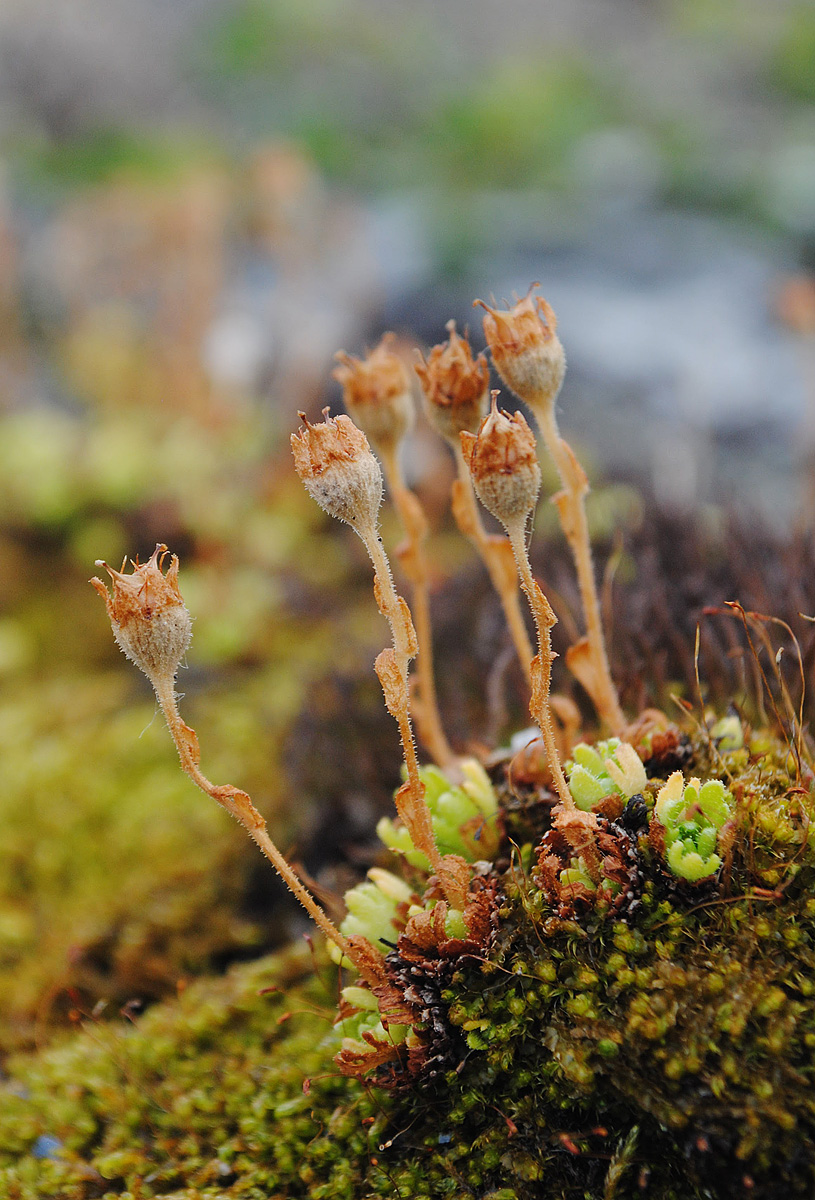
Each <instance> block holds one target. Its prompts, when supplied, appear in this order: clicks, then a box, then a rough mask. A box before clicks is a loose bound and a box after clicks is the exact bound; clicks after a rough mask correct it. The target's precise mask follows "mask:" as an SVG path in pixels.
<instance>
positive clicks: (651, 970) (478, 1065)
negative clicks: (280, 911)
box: [0, 735, 815, 1200]
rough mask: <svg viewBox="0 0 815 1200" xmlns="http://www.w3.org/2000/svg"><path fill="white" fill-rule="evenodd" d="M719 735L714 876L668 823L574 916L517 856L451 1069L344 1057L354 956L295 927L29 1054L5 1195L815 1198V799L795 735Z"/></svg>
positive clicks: (460, 997) (703, 749)
mask: <svg viewBox="0 0 815 1200" xmlns="http://www.w3.org/2000/svg"><path fill="white" fill-rule="evenodd" d="M688 754H689V755H690V756H691V757H690V759H689V765H691V766H693V767H694V768H696V769H699V770H701V771H704V769H705V768H706V767H707V768H708V770H709V769H710V765H711V763H710V758H711V755H712V756H713V757H714V758H716V753H715V750H714V747H713V746H712V744H711V743H710V742H708V741H707V740H706V739H705V738H704V737H701V736H700V737H699V739H698V740H697V742H696V743H695V744H694V745H689V746H688ZM717 762H718V764H719V768H720V771H721V773H723V774H725V775H726V776H727V777H728V778H729V780H730V786H731V788H732V791H733V795H734V797H735V798H736V804H737V828H738V836H737V838H736V840H735V841H734V844H733V848H732V853H731V854H729V855H728V857H727V859H726V861H725V863H724V866H723V867H722V869H721V871H720V873H719V875H718V876H717V877H716V878H715V879H713V878H711V879H707V880H704V881H702V882H701V883H700V884H698V885H693V884H688V883H680V885H679V886H677V882H676V881H675V880H674V881H672V880H671V878H670V877H669V873H667V872H666V871H665V869H664V863H663V862H662V861H661V860H660V858H659V853H658V850H657V849H655V848H654V846H653V844H651V843H649V841H648V838H647V837H646V836H645V834H644V832H643V833H641V834H640V837H639V853H640V855H641V858H642V862H643V872H642V873H643V876H644V884H643V890H642V894H641V897H640V903H639V906H638V907H637V908H636V910H635V911H631V912H630V913H629V915H628V916H627V917H626V918H624V919H623V918H621V917H620V916H619V915H615V913H614V912H613V911H610V910H609V909H608V908H605V909H604V908H603V907H602V906H600V905H595V906H594V907H592V906H590V905H589V906H584V907H583V908H582V910H580V911H578V912H576V914H575V916H574V917H569V918H566V917H563V916H562V915H560V916H559V915H556V913H555V910H554V908H553V906H552V904H550V903H549V901H547V899H546V898H545V895H544V893H543V892H542V891H540V890H538V888H537V886H536V885H535V883H534V870H532V872H531V873H530V871H529V870H528V869H527V868H528V865H529V864H530V861H531V860H530V859H529V858H528V855H527V854H526V853H525V852H523V851H522V852H521V857H520V858H519V857H518V854H517V852H516V853H515V854H514V855H513V856H512V859H511V861H510V860H509V859H507V860H505V866H504V868H502V869H501V870H500V875H501V879H500V882H501V887H502V893H503V898H502V899H500V901H499V905H500V907H499V910H498V914H497V915H498V918H499V921H498V934H497V938H496V940H495V942H494V945H493V948H492V950H491V951H490V953H489V955H488V956H487V957H479V956H477V955H472V954H471V955H470V956H469V957H467V956H465V957H462V958H461V960H460V961H459V962H457V963H456V964H455V969H454V970H452V971H451V972H449V973H448V974H447V976H446V978H445V982H444V985H443V987H442V990H441V992H440V996H439V997H438V1003H437V1005H436V1009H435V1014H436V1017H438V1015H439V1014H441V1019H442V1023H443V1028H441V1029H434V1031H433V1033H432V1036H433V1037H436V1036H437V1035H438V1036H439V1037H441V1038H442V1040H443V1049H444V1054H443V1065H442V1067H441V1069H437V1070H436V1072H435V1073H429V1074H426V1075H425V1076H422V1075H421V1074H418V1075H416V1076H413V1077H411V1076H410V1075H409V1074H408V1073H407V1072H403V1073H401V1074H400V1073H399V1071H398V1070H397V1071H396V1072H395V1073H394V1072H393V1071H392V1070H391V1071H390V1072H389V1074H388V1075H387V1076H385V1075H383V1076H382V1080H385V1079H386V1078H387V1080H388V1082H389V1087H388V1089H383V1088H382V1087H381V1086H376V1080H375V1079H373V1080H372V1079H370V1078H369V1079H366V1080H362V1081H360V1080H357V1079H349V1078H346V1077H343V1076H342V1075H340V1074H339V1072H338V1070H337V1067H336V1065H335V1063H334V1055H335V1053H336V1051H337V1050H338V1048H339V1042H340V1037H341V1034H342V1029H341V1027H340V1028H339V1029H335V1028H334V1027H333V1026H332V1020H333V1018H334V1014H335V1011H336V997H337V986H338V985H337V980H336V977H335V976H334V974H333V971H332V970H331V969H329V968H327V967H325V965H324V964H323V963H322V962H321V961H319V960H317V961H316V963H315V962H313V960H312V959H311V957H310V955H309V953H308V952H307V950H306V949H305V948H302V949H299V950H292V951H289V952H287V953H286V954H284V955H281V956H279V957H278V958H275V959H271V960H267V961H265V962H262V963H256V964H253V965H251V966H243V967H240V968H236V969H234V970H233V971H232V973H231V974H230V975H229V976H228V977H226V978H225V979H222V980H219V981H202V982H199V983H197V984H195V985H193V986H191V987H190V988H189V989H187V990H186V991H185V992H184V993H183V994H182V995H181V996H180V997H179V998H178V999H177V1000H175V1001H172V1002H165V1003H163V1004H161V1005H157V1006H155V1007H154V1008H153V1009H152V1010H151V1011H150V1012H148V1013H147V1014H146V1015H145V1016H144V1017H142V1018H140V1019H139V1020H138V1021H137V1022H136V1023H135V1024H133V1025H128V1024H124V1025H117V1024H101V1025H100V1024H98V1023H93V1022H90V1023H89V1025H88V1027H87V1028H86V1029H85V1030H84V1031H82V1032H80V1033H78V1034H77V1035H76V1036H74V1037H73V1038H68V1039H66V1040H65V1041H64V1042H63V1043H62V1044H60V1045H56V1046H53V1047H51V1048H50V1049H48V1050H46V1051H44V1052H43V1053H42V1054H40V1055H38V1056H31V1057H22V1056H21V1057H19V1058H17V1059H16V1060H13V1061H10V1062H9V1063H8V1064H7V1071H8V1076H9V1079H8V1081H7V1082H6V1083H5V1084H4V1085H3V1088H2V1090H0V1155H1V1156H2V1161H3V1163H4V1169H3V1174H2V1175H0V1186H1V1187H2V1194H3V1195H6V1196H8V1197H10V1198H11V1200H44V1198H45V1197H49V1198H53V1197H56V1196H58V1197H64V1198H65V1200H90V1198H91V1197H99V1196H114V1195H117V1196H118V1195H127V1196H133V1197H140V1198H141V1197H143V1198H146V1197H164V1198H165V1200H169V1198H171V1197H172V1198H174V1200H181V1198H182V1197H183V1198H184V1200H193V1198H197V1197H213V1198H214V1197H223V1198H230V1200H231V1198H232V1197H253V1198H257V1200H260V1198H263V1200H269V1198H270V1197H275V1198H277V1197H280V1198H282V1197H287V1198H288V1197H291V1198H292V1200H296V1198H298V1197H302V1198H304V1200H305V1198H306V1197H309V1198H310V1200H362V1198H364V1197H373V1196H402V1197H411V1198H412V1200H419V1198H423V1197H426V1198H433V1200H436V1198H437V1197H438V1198H439V1200H441V1198H442V1197H448V1198H451V1200H453V1198H455V1200H459V1198H461V1200H464V1198H465V1197H466V1198H470V1197H473V1196H477V1197H481V1198H485V1197H490V1198H491V1200H499V1198H500V1200H510V1197H513V1198H518V1200H578V1198H580V1200H587V1198H588V1200H633V1198H634V1197H643V1196H645V1197H648V1198H650V1200H710V1198H716V1200H719V1198H721V1200H724V1198H730V1197H732V1198H734V1200H735V1198H745V1200H746V1198H747V1197H761V1198H762V1200H781V1197H786V1196H801V1197H810V1196H811V1195H812V1194H813V1189H815V1154H814V1153H813V1150H812V1145H813V1143H814V1142H815V1103H813V1099H812V1096H813V1084H815V1005H813V1003H812V996H813V992H815V982H813V980H815V970H814V968H815V894H814V890H813V883H815V853H814V852H813V845H812V841H813V839H812V836H811V833H810V828H811V820H812V816H813V810H815V805H813V799H812V795H811V789H810V785H809V783H807V784H806V785H803V784H802V783H801V782H800V780H798V779H797V776H796V772H795V768H794V765H793V764H792V763H791V761H790V756H789V753H788V751H787V748H786V747H785V746H784V744H783V743H779V742H773V741H772V740H771V739H769V738H767V737H765V736H763V735H753V736H752V738H751V739H750V741H749V743H748V745H747V746H746V747H744V748H739V749H736V750H734V751H732V752H730V753H724V754H721V755H720V756H719V757H718V758H717ZM660 783H661V780H659V779H654V780H652V781H651V782H650V783H649V785H648V788H647V789H646V791H653V790H655V789H656V788H657V787H658V786H659V785H660ZM540 803H541V804H544V803H545V800H544V798H543V796H542V795H541V800H540ZM632 803H634V802H633V801H632ZM637 803H638V804H641V803H642V802H641V800H639V799H638V800H637ZM518 831H519V826H518V822H517V820H516V832H518ZM499 862H500V859H499ZM267 989H272V990H271V991H269V990H267ZM435 1061H436V1062H437V1063H438V1062H439V1061H440V1060H439V1059H438V1058H437V1059H436V1060H435ZM394 1085H395V1086H394Z"/></svg>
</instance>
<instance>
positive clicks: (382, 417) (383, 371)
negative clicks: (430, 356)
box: [333, 333, 415, 447]
mask: <svg viewBox="0 0 815 1200" xmlns="http://www.w3.org/2000/svg"><path fill="white" fill-rule="evenodd" d="M394 341H395V337H394V335H393V334H392V333H386V334H384V336H383V337H382V340H381V341H380V343H379V345H378V346H376V347H375V348H374V349H373V350H371V352H370V353H369V354H367V355H366V356H365V358H354V357H353V356H352V355H350V354H346V353H345V351H344V350H340V351H339V352H338V353H337V354H336V355H335V357H336V359H337V360H338V362H339V363H340V365H339V366H338V367H335V368H334V371H333V375H334V378H335V379H337V380H339V382H340V383H341V384H342V398H343V403H344V404H345V407H346V408H347V409H348V411H349V413H350V414H351V416H352V418H353V419H354V421H355V422H356V423H357V425H359V427H360V429H362V430H363V431H364V432H365V433H366V434H367V436H368V437H369V438H370V439H371V441H372V442H373V444H374V445H375V446H377V447H379V446H389V445H392V446H397V445H398V444H399V442H401V440H402V438H403V437H404V436H405V434H406V433H408V432H409V430H410V429H411V427H412V425H413V420H414V417H415V410H414V406H413V395H412V393H411V387H410V375H409V374H408V370H407V367H406V366H405V364H404V363H403V362H402V360H401V358H400V357H399V355H398V354H395V353H394V351H393V349H392V346H393V343H394Z"/></svg>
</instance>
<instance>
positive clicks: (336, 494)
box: [291, 409, 382, 528]
mask: <svg viewBox="0 0 815 1200" xmlns="http://www.w3.org/2000/svg"><path fill="white" fill-rule="evenodd" d="M323 415H324V417H325V420H324V421H318V422H317V424H316V425H312V424H311V423H310V422H309V421H308V420H307V419H306V417H305V416H304V414H303V413H300V418H301V420H302V421H303V422H304V424H305V429H303V430H301V431H300V433H293V434H292V435H291V449H292V454H293V455H294V465H295V468H296V470H297V474H298V475H299V476H300V478H301V479H302V481H303V483H304V484H305V486H306V490H307V492H308V493H309V495H310V496H311V497H312V499H313V500H316V501H317V503H318V504H319V505H320V507H321V508H324V509H325V511H326V512H327V513H328V514H329V516H332V517H336V518H337V520H338V521H347V522H348V524H349V525H353V526H354V528H358V527H360V526H367V525H370V524H375V523H376V519H377V515H378V513H379V506H380V505H381V503H382V472H381V471H380V469H379V463H378V462H377V461H376V459H375V458H374V456H373V454H372V452H371V447H370V446H369V445H368V439H367V438H366V437H365V434H364V433H363V432H362V430H361V429H357V427H356V425H355V424H354V422H353V421H352V420H351V419H350V417H346V416H339V417H329V415H328V409H325V411H324V413H323Z"/></svg>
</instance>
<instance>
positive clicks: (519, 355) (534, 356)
mask: <svg viewBox="0 0 815 1200" xmlns="http://www.w3.org/2000/svg"><path fill="white" fill-rule="evenodd" d="M536 286H537V284H533V285H532V288H530V290H529V293H528V294H527V295H526V296H525V297H524V298H523V300H519V301H518V303H517V304H515V305H514V306H513V307H512V308H510V309H509V310H508V311H507V312H503V311H502V310H500V309H496V308H490V306H489V305H488V304H485V303H484V301H483V300H476V301H475V303H476V304H480V305H481V307H482V308H483V309H484V311H485V313H486V316H485V317H484V335H485V337H486V339H487V342H488V344H489V347H490V350H491V351H492V360H493V362H494V363H495V366H496V367H497V369H498V372H499V373H500V375H501V378H502V379H503V380H504V382H505V383H506V384H507V385H508V386H509V387H511V388H512V390H513V392H515V394H516V395H517V396H520V398H521V399H522V400H523V401H525V402H526V403H527V404H529V405H530V406H531V407H532V408H533V409H535V408H536V407H538V406H542V407H544V408H546V407H551V406H552V405H553V404H554V402H555V400H556V399H557V394H558V392H559V391H560V388H561V384H562V383H563V376H564V375H565V373H566V356H565V354H564V353H563V346H562V345H561V344H560V338H559V337H558V335H557V317H556V316H555V314H554V312H553V311H552V309H551V308H550V307H549V305H548V304H547V303H546V301H545V300H544V298H543V296H533V295H532V290H533V288H534V287H536Z"/></svg>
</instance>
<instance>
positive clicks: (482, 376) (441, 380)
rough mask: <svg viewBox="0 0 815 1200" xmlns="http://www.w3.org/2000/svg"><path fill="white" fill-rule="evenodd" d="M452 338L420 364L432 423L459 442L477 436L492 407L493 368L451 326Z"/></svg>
mask: <svg viewBox="0 0 815 1200" xmlns="http://www.w3.org/2000/svg"><path fill="white" fill-rule="evenodd" d="M447 330H448V333H449V334H450V337H449V339H448V340H447V341H446V342H442V343H441V344H440V345H438V346H434V347H433V349H432V350H431V351H430V354H429V356H428V358H427V361H425V360H424V359H422V360H421V362H417V363H416V366H415V370H416V374H417V375H418V376H419V379H420V380H421V384H422V391H423V392H424V398H425V407H426V410H427V416H428V420H429V421H430V423H431V425H432V426H433V428H434V429H435V430H436V432H437V433H440V434H441V436H442V437H444V438H447V440H448V441H450V442H456V441H457V440H458V436H459V434H460V433H463V432H464V431H465V430H466V431H467V432H468V433H477V432H478V429H479V426H480V425H481V422H482V421H483V420H484V417H485V416H486V414H487V409H488V407H489V386H490V369H489V367H488V366H487V360H486V359H485V358H484V355H483V354H479V355H478V357H477V358H473V352H472V349H471V348H470V343H469V341H468V339H467V338H466V336H465V337H459V335H458V334H457V333H456V323H455V321H450V322H448V325H447Z"/></svg>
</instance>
